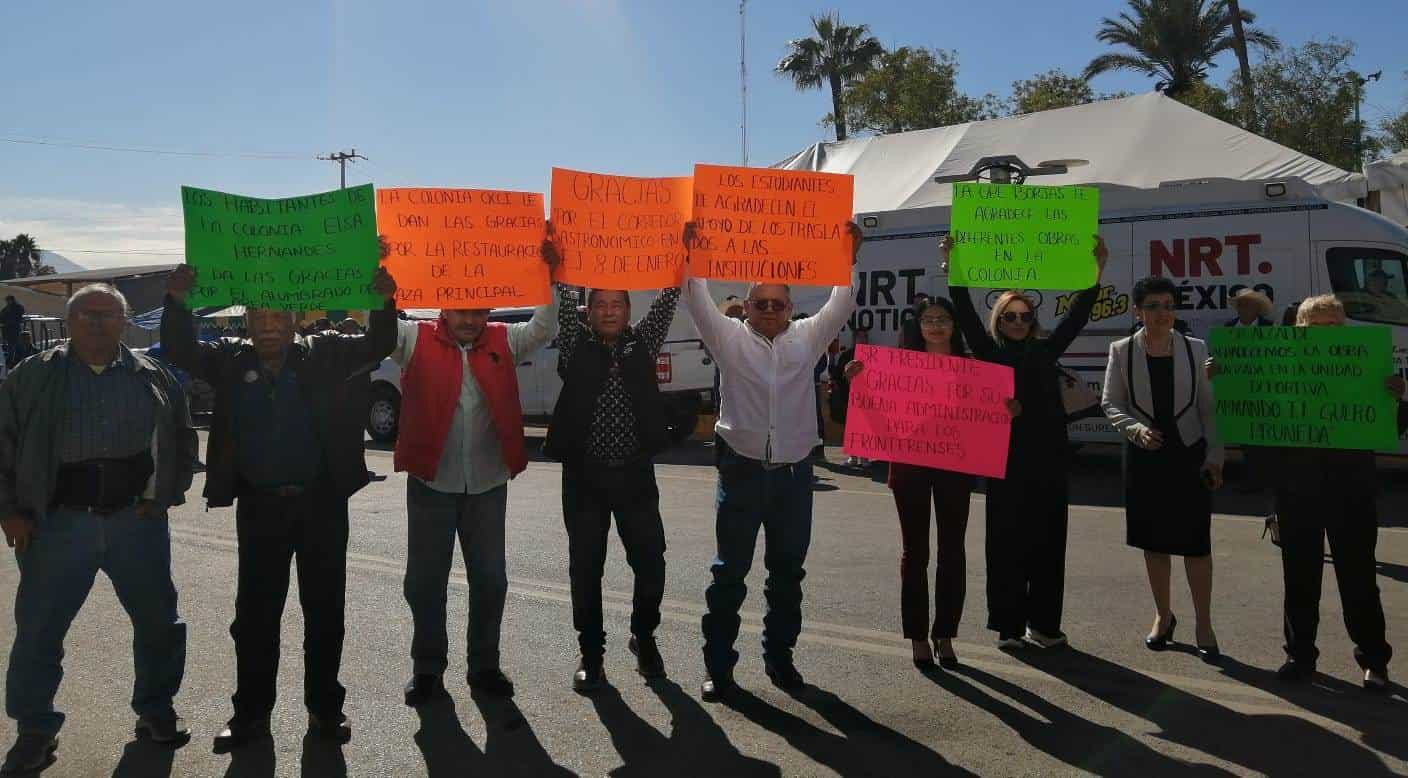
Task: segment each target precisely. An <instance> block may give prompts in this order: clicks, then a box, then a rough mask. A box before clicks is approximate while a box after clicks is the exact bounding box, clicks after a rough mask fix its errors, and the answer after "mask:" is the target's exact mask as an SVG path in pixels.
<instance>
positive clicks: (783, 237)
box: [690, 165, 855, 286]
mask: <svg viewBox="0 0 1408 778" xmlns="http://www.w3.org/2000/svg"><path fill="white" fill-rule="evenodd" d="M854 191H855V179H854V178H853V177H852V176H849V175H838V174H836V173H809V172H804V171H796V170H773V169H770V168H747V167H723V166H719V165H695V166H694V211H693V219H694V223H695V230H696V238H695V240H696V244H695V245H694V246H693V247H692V248H693V251H692V252H691V261H692V263H693V264H692V265H691V267H690V272H691V273H692V274H693V275H695V276H698V277H700V278H718V279H722V280H726V281H763V282H768V283H779V284H811V285H816V286H845V285H846V284H849V283H850V282H851V238H850V234H849V233H848V232H847V229H846V224H847V223H848V222H849V221H850V220H851V213H852V211H851V208H852V200H853V198H854Z"/></svg>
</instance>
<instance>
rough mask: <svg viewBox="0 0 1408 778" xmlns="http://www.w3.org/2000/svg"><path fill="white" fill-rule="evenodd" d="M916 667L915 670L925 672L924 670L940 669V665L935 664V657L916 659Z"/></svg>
mask: <svg viewBox="0 0 1408 778" xmlns="http://www.w3.org/2000/svg"><path fill="white" fill-rule="evenodd" d="M914 666H915V668H917V669H919V670H921V671H924V670H935V669H937V668H938V665H937V664H934V658H933V657H923V658H920V657H914Z"/></svg>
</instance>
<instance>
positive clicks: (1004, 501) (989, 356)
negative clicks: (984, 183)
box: [939, 235, 1110, 649]
mask: <svg viewBox="0 0 1408 778" xmlns="http://www.w3.org/2000/svg"><path fill="white" fill-rule="evenodd" d="M1094 241H1095V248H1094V250H1093V251H1092V252H1091V253H1092V254H1093V255H1094V258H1095V264H1096V267H1097V268H1098V271H1097V273H1096V281H1095V285H1094V286H1091V287H1090V288H1089V289H1085V290H1083V291H1081V292H1080V294H1078V295H1076V298H1075V300H1074V301H1073V302H1072V303H1071V305H1070V308H1069V309H1068V310H1067V312H1066V316H1065V318H1064V319H1062V320H1061V322H1060V324H1058V325H1056V328H1055V329H1054V330H1053V331H1052V332H1051V335H1050V336H1049V337H1043V335H1044V333H1042V331H1041V328H1040V327H1039V326H1038V325H1037V320H1036V304H1035V303H1034V302H1033V301H1032V299H1031V298H1030V297H1028V296H1027V295H1026V294H1024V293H1022V292H1021V291H1019V290H1015V289H1012V290H1008V291H1005V292H1003V293H1002V294H1001V295H1000V296H998V298H997V301H996V302H995V303H994V304H993V307H992V315H991V316H990V317H989V318H988V322H987V325H986V326H984V324H983V322H982V320H981V319H980V318H979V317H978V311H977V309H976V308H974V307H973V298H972V296H971V294H970V292H969V290H968V288H967V287H962V286H951V287H950V288H949V291H950V293H951V294H952V295H953V304H954V308H955V310H956V312H957V314H958V316H957V318H958V327H959V329H960V330H962V332H963V337H964V339H965V340H966V341H967V342H968V348H969V349H970V350H972V352H973V356H975V357H977V358H978V359H981V360H983V361H984V362H993V363H996V364H999V365H1007V366H1009V367H1011V368H1012V370H1013V374H1014V375H1013V383H1014V386H1015V389H1016V399H1017V402H1018V403H1019V404H1020V406H1021V409H1022V415H1021V416H1018V417H1017V418H1015V419H1013V420H1012V433H1011V438H1010V443H1009V446H1008V450H1007V473H1006V476H1005V477H1004V478H989V479H988V481H987V545H986V556H987V577H988V629H990V630H993V631H994V632H996V633H997V635H998V643H997V644H998V646H999V647H1000V648H1003V649H1020V648H1021V647H1023V646H1025V645H1026V643H1025V642H1024V640H1023V638H1024V637H1025V639H1026V640H1030V641H1031V642H1033V643H1036V644H1037V645H1039V646H1041V647H1043V648H1054V647H1057V646H1062V645H1065V643H1066V635H1065V633H1064V632H1062V631H1061V610H1062V605H1063V601H1064V597H1065V585H1066V523H1067V518H1068V517H1067V509H1068V507H1069V505H1068V502H1069V494H1068V486H1069V484H1068V483H1067V475H1068V474H1067V470H1066V468H1067V462H1069V460H1070V451H1069V440H1068V438H1067V436H1066V409H1065V406H1064V405H1063V404H1062V402H1061V385H1060V378H1061V372H1060V369H1059V368H1060V365H1059V360H1060V359H1061V355H1062V354H1064V353H1065V352H1066V348H1067V347H1069V346H1070V345H1071V343H1072V341H1074V340H1075V339H1076V336H1077V335H1079V334H1080V331H1081V330H1082V329H1084V328H1085V324H1086V322H1087V321H1089V320H1090V309H1091V308H1092V307H1093V306H1094V305H1095V298H1096V297H1097V296H1098V295H1099V294H1100V280H1099V276H1100V275H1101V274H1103V273H1104V271H1105V260H1107V259H1108V258H1109V255H1110V252H1109V251H1108V250H1107V249H1106V248H1105V242H1104V241H1103V240H1101V239H1100V236H1098V235H1097V236H1095V237H1094ZM952 246H953V238H952V236H947V235H946V236H944V239H943V241H941V242H940V244H939V261H940V266H939V269H940V271H941V272H944V273H947V272H948V252H949V249H950V248H951V247H952Z"/></svg>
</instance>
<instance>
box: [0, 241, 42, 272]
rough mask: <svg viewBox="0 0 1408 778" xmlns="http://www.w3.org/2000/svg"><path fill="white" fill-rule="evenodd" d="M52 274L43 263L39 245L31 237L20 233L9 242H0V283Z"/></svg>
mask: <svg viewBox="0 0 1408 778" xmlns="http://www.w3.org/2000/svg"><path fill="white" fill-rule="evenodd" d="M53 272H54V269H53V268H52V267H49V266H48V265H45V264H44V263H43V260H42V255H41V254H40V253H39V243H38V242H37V241H35V240H34V238H33V237H31V236H29V235H27V234H25V233H20V234H19V235H16V236H15V237H14V238H13V239H11V240H0V281H8V280H10V279H12V278H28V277H29V276H41V275H49V274H52V273H53Z"/></svg>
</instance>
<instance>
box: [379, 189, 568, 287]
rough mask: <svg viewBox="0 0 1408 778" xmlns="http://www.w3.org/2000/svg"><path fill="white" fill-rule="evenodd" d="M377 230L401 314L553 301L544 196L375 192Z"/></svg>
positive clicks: (458, 191) (453, 191) (442, 191)
mask: <svg viewBox="0 0 1408 778" xmlns="http://www.w3.org/2000/svg"><path fill="white" fill-rule="evenodd" d="M376 221H377V230H379V231H380V233H381V234H382V235H384V236H386V240H387V243H388V244H389V246H390V249H391V254H390V255H389V256H388V257H387V258H386V260H385V261H384V262H383V264H384V265H386V269H387V270H389V271H390V272H391V275H392V276H393V277H394V278H395V279H396V307H398V308H500V307H515V306H526V305H542V304H544V303H547V302H550V301H551V299H552V293H551V290H550V289H549V286H550V282H549V280H548V267H547V265H545V264H544V263H543V259H542V253H541V252H542V244H543V237H544V236H545V235H546V229H545V226H544V222H543V196H542V195H540V194H531V193H528V192H499V191H493V190H487V189H379V190H377V193H376Z"/></svg>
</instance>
